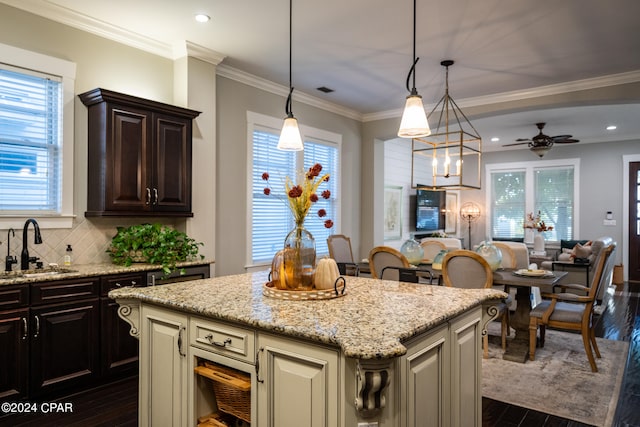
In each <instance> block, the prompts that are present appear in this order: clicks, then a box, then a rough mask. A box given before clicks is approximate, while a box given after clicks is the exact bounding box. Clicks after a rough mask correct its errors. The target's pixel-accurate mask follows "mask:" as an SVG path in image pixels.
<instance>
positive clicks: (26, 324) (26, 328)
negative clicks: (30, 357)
mask: <svg viewBox="0 0 640 427" xmlns="http://www.w3.org/2000/svg"><path fill="white" fill-rule="evenodd" d="M22 326H23V328H24V329H23V330H24V333H23V334H22V340H23V341H25V340H26V339H27V338H29V322H28V321H27V318H26V317H23V318H22Z"/></svg>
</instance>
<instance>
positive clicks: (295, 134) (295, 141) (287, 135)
mask: <svg viewBox="0 0 640 427" xmlns="http://www.w3.org/2000/svg"><path fill="white" fill-rule="evenodd" d="M278 150H285V151H301V150H304V145H303V144H302V137H301V136H300V129H299V128H298V119H296V118H295V117H293V115H291V116H289V117H287V118H285V119H284V124H283V125H282V132H280V139H278Z"/></svg>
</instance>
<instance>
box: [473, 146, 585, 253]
mask: <svg viewBox="0 0 640 427" xmlns="http://www.w3.org/2000/svg"><path fill="white" fill-rule="evenodd" d="M579 167H580V160H579V159H566V160H551V161H536V162H523V163H503V164H488V165H486V173H487V179H486V181H485V182H487V183H489V188H488V190H487V204H486V206H487V217H488V221H487V228H488V232H489V236H491V237H492V238H494V239H520V238H524V228H523V225H524V221H525V218H526V216H527V214H529V213H531V214H533V215H537V214H538V212H539V213H540V218H541V220H542V221H544V222H545V224H546V225H548V226H552V227H553V230H551V231H547V232H545V238H546V240H550V241H559V240H561V239H565V240H566V239H573V238H574V237H575V236H577V235H578V234H577V224H578V212H577V210H576V207H577V206H578V200H577V197H578V194H579V193H578V188H579V187H578V186H579V182H578V177H579Z"/></svg>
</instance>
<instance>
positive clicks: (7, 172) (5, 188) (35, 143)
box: [0, 66, 62, 214]
mask: <svg viewBox="0 0 640 427" xmlns="http://www.w3.org/2000/svg"><path fill="white" fill-rule="evenodd" d="M61 126H62V83H61V81H60V79H58V78H55V77H53V76H44V75H41V74H35V73H31V72H26V71H25V72H23V71H16V70H15V69H7V68H4V66H3V68H0V211H2V212H4V213H20V212H25V211H37V212H38V213H39V214H47V213H52V214H53V213H58V212H59V211H60V203H61V200H60V197H61V195H60V193H61V172H60V162H61V151H60V149H61Z"/></svg>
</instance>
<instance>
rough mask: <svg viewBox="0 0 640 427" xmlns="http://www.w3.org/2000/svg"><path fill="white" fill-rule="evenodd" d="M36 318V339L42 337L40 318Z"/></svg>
mask: <svg viewBox="0 0 640 427" xmlns="http://www.w3.org/2000/svg"><path fill="white" fill-rule="evenodd" d="M35 318H36V333H35V334H34V335H33V337H34V338H38V335H40V316H35Z"/></svg>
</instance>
